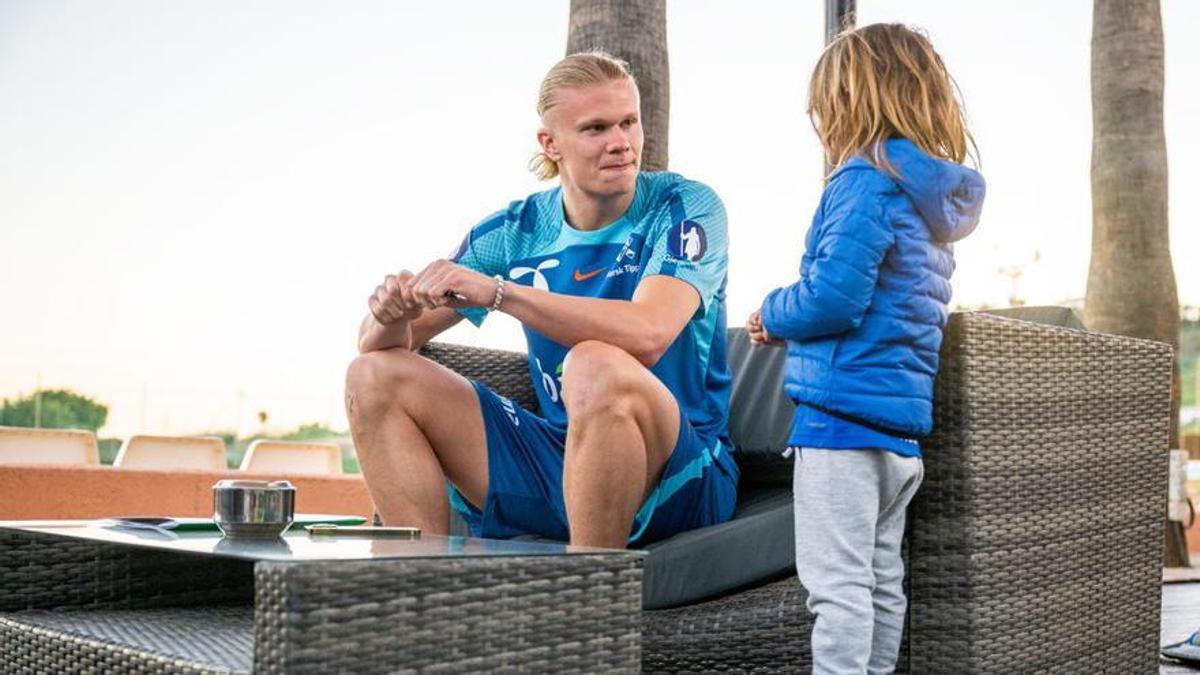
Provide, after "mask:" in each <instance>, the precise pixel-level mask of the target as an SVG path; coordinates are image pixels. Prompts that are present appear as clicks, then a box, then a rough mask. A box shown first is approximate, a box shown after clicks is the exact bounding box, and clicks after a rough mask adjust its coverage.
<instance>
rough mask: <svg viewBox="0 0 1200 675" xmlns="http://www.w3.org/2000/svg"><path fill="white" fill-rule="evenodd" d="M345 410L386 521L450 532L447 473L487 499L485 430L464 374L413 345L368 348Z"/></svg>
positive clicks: (353, 372)
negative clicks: (417, 351) (415, 350)
mask: <svg viewBox="0 0 1200 675" xmlns="http://www.w3.org/2000/svg"><path fill="white" fill-rule="evenodd" d="M346 414H347V416H348V417H349V419H350V430H351V433H352V434H353V436H354V447H355V449H356V451H357V453H358V461H359V464H360V465H361V467H362V472H363V478H364V479H366V481H367V489H368V490H369V491H370V493H371V499H372V500H374V502H375V508H376V509H377V510H378V511H379V515H380V517H381V518H382V519H383V522H384V523H385V524H388V525H402V526H413V527H420V528H421V530H422V531H423V532H429V533H431V534H445V533H446V532H448V531H449V528H450V505H449V503H448V501H447V499H446V480H447V479H449V480H450V481H451V482H452V483H454V485H455V487H457V488H458V489H459V491H461V492H462V493H463V496H465V497H466V498H467V500H468V501H470V502H471V503H472V504H475V505H476V506H478V507H482V506H483V503H484V499H485V498H486V496H487V487H488V473H487V436H486V433H485V431H484V427H483V412H482V410H481V409H480V407H479V397H478V396H477V395H476V393H475V388H474V387H472V386H471V383H470V382H468V381H467V380H466V379H464V378H463V377H461V376H459V375H457V374H455V373H454V372H452V371H450V370H449V369H447V368H444V367H443V366H441V365H438V364H436V363H433V362H432V361H429V360H428V359H426V358H424V357H422V356H420V355H418V354H415V353H413V352H410V351H408V350H404V349H388V350H384V351H376V352H368V353H366V354H362V355H360V356H359V357H357V358H356V359H355V360H354V361H353V362H352V363H351V364H350V368H349V370H348V371H347V373H346Z"/></svg>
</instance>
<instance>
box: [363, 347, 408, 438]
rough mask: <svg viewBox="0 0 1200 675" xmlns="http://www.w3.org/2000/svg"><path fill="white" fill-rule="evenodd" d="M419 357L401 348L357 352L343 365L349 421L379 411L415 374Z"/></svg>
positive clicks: (380, 412)
mask: <svg viewBox="0 0 1200 675" xmlns="http://www.w3.org/2000/svg"><path fill="white" fill-rule="evenodd" d="M420 358H422V357H420V356H418V355H417V354H415V353H413V352H410V351H408V350H403V349H392V350H386V351H375V352H367V353H366V354H359V355H358V356H357V357H355V358H354V360H353V361H351V362H350V367H349V368H347V369H346V416H347V417H348V418H349V420H350V423H351V424H356V423H359V422H361V421H363V420H364V419H369V418H372V417H375V416H377V415H380V414H383V413H384V412H385V411H386V410H388V409H389V408H391V407H392V406H393V405H395V404H396V403H397V394H398V393H399V392H400V391H402V390H403V385H404V384H405V382H407V381H411V379H412V378H413V377H414V375H415V371H416V366H417V365H418V364H417V363H416V361H417V360H418V359H420Z"/></svg>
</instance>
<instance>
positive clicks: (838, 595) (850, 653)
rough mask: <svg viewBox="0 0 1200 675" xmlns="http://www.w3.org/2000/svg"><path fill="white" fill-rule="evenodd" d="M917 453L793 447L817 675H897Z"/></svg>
mask: <svg viewBox="0 0 1200 675" xmlns="http://www.w3.org/2000/svg"><path fill="white" fill-rule="evenodd" d="M924 475H925V469H924V465H923V464H922V462H921V459H920V458H918V457H901V456H900V455H897V454H895V453H891V452H887V451H884V450H824V449H819V448H801V449H799V450H798V451H797V453H796V466H795V470H794V474H793V483H792V485H793V489H794V491H795V494H796V571H797V572H798V573H799V575H800V583H802V584H804V588H805V589H806V590H807V591H808V610H809V611H810V612H812V613H813V614H814V615H815V617H816V620H815V623H814V625H813V633H812V652H813V673H814V674H826V673H830V674H832V673H838V674H839V675H840V674H841V673H872V674H875V673H890V672H893V671H894V670H895V668H896V659H897V658H898V656H899V652H900V637H901V634H902V633H903V631H904V610H905V608H906V606H907V600H906V598H905V597H904V589H903V586H902V582H903V580H904V562H903V561H902V560H901V558H900V541H901V539H902V538H903V537H904V514H905V510H906V509H907V508H908V503H909V502H910V501H911V500H912V497H913V495H914V494H915V493H916V491H917V488H918V487H919V486H920V485H921V479H922V478H923V477H924Z"/></svg>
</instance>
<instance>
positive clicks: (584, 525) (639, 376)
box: [563, 341, 679, 548]
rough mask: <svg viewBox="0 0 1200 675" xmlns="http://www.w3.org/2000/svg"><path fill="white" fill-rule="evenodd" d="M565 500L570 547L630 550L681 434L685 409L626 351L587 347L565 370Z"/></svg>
mask: <svg viewBox="0 0 1200 675" xmlns="http://www.w3.org/2000/svg"><path fill="white" fill-rule="evenodd" d="M563 404H564V405H565V406H566V409H567V418H568V420H569V421H568V425H567V447H566V457H565V458H564V465H563V496H564V499H565V501H566V508H567V521H568V523H569V525H570V528H571V543H572V544H577V545H581V546H602V547H607V548H625V546H626V544H627V542H628V539H629V531H630V529H631V528H632V526H633V517H634V516H635V515H636V514H637V510H638V508H639V507H640V506H641V505H642V502H643V501H644V500H645V498H646V496H647V495H648V494H649V493H650V491H651V490H652V489H653V487H654V485H655V484H657V482H658V479H659V477H660V476H661V475H662V470H663V467H664V466H666V464H667V460H668V459H670V457H671V452H672V450H674V448H675V441H676V439H677V438H678V436H679V405H678V404H677V403H676V402H675V398H674V396H672V395H671V392H670V391H668V390H667V388H666V387H665V386H664V385H663V384H662V382H659V381H658V378H656V377H655V376H654V375H653V374H652V373H651V372H650V371H649V370H647V369H646V368H645V367H644V366H643V365H642V364H641V363H639V362H638V361H637V360H636V359H634V358H633V357H632V356H630V355H629V354H628V353H626V352H625V351H623V350H621V349H619V348H617V347H613V346H611V345H608V344H605V343H602V342H595V341H589V342H581V343H579V344H577V345H575V347H574V348H573V349H571V351H570V353H569V354H568V355H567V359H566V361H565V364H564V367H563Z"/></svg>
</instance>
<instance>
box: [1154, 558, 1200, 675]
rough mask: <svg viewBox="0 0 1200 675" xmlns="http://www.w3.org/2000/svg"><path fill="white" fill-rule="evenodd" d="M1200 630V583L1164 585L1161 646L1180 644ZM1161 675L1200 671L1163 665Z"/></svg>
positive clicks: (1173, 665)
mask: <svg viewBox="0 0 1200 675" xmlns="http://www.w3.org/2000/svg"><path fill="white" fill-rule="evenodd" d="M1197 628H1200V582H1196V581H1193V582H1189V583H1176V584H1163V587H1162V628H1161V633H1160V636H1159V637H1160V640H1159V644H1164V645H1165V644H1170V643H1173V642H1179V641H1180V640H1183V639H1184V638H1186V637H1187V636H1188V635H1191V634H1192V632H1193V631H1195V630H1196V629H1197ZM1158 672H1159V674H1160V675H1185V674H1186V675H1194V674H1195V673H1200V670H1196V669H1192V668H1188V667H1187V666H1180V665H1175V664H1168V663H1163V664H1162V665H1160V666H1159V669H1158Z"/></svg>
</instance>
